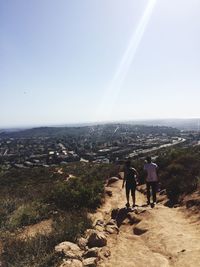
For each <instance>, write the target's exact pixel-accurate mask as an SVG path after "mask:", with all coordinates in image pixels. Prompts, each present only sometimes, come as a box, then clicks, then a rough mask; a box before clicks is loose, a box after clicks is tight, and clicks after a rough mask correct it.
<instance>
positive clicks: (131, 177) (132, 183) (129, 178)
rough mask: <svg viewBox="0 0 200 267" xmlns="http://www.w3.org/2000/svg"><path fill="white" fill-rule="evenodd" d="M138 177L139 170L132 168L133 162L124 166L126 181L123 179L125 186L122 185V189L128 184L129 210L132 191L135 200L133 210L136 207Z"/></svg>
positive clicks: (128, 162) (127, 162)
mask: <svg viewBox="0 0 200 267" xmlns="http://www.w3.org/2000/svg"><path fill="white" fill-rule="evenodd" d="M137 176H138V172H137V170H136V169H134V168H132V167H131V161H130V160H127V161H126V162H125V166H124V179H123V184H122V188H124V185H125V184H126V199H127V203H126V207H127V208H129V207H130V203H129V195H130V191H131V196H132V200H133V206H132V207H133V208H134V207H135V190H136V185H137V180H136V179H137Z"/></svg>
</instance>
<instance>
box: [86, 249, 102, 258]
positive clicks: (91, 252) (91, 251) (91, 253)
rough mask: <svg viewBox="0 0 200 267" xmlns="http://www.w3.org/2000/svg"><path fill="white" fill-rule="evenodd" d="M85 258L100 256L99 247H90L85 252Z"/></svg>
mask: <svg viewBox="0 0 200 267" xmlns="http://www.w3.org/2000/svg"><path fill="white" fill-rule="evenodd" d="M83 257H84V258H98V257H99V248H90V249H88V250H87V251H86V252H85V253H84V254H83Z"/></svg>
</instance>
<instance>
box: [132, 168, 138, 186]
mask: <svg viewBox="0 0 200 267" xmlns="http://www.w3.org/2000/svg"><path fill="white" fill-rule="evenodd" d="M133 171H134V173H135V181H136V184H139V181H138V176H139V174H138V171H137V170H136V169H135V168H133Z"/></svg>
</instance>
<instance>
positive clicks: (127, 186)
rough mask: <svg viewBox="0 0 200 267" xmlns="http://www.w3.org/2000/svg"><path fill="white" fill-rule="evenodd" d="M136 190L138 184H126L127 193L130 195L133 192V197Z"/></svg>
mask: <svg viewBox="0 0 200 267" xmlns="http://www.w3.org/2000/svg"><path fill="white" fill-rule="evenodd" d="M135 190H136V183H126V193H127V194H128V193H129V192H130V191H131V194H132V195H133V194H134V193H135Z"/></svg>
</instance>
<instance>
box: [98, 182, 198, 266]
mask: <svg viewBox="0 0 200 267" xmlns="http://www.w3.org/2000/svg"><path fill="white" fill-rule="evenodd" d="M121 184H122V182H121V181H118V182H116V183H114V184H113V185H112V187H108V188H107V190H110V191H112V193H113V196H112V197H107V198H106V201H105V204H104V205H103V207H101V209H99V211H98V212H97V213H96V214H95V218H93V219H104V220H108V219H109V218H110V216H111V215H110V214H111V210H112V209H114V208H119V212H121V214H122V215H123V216H122V218H121V220H120V221H119V229H120V231H119V234H118V235H109V236H108V248H109V249H110V251H111V256H110V257H109V258H108V259H105V260H104V261H102V262H100V264H99V266H100V267H168V266H170V267H200V223H199V222H198V221H197V220H194V218H193V219H192V218H187V217H186V215H185V214H184V213H183V212H182V211H181V210H180V208H176V209H175V208H168V207H165V206H163V205H162V204H158V205H156V206H155V207H154V208H153V209H152V208H150V207H145V206H144V203H145V202H146V199H145V197H144V195H143V194H141V193H139V192H137V194H136V197H137V201H136V202H137V204H138V207H137V208H136V210H135V211H134V212H129V213H127V212H126V211H125V209H124V204H125V196H124V195H125V194H124V190H121ZM124 212H125V213H124ZM136 213H137V214H136ZM124 214H125V216H124ZM135 222H137V223H135Z"/></svg>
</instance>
